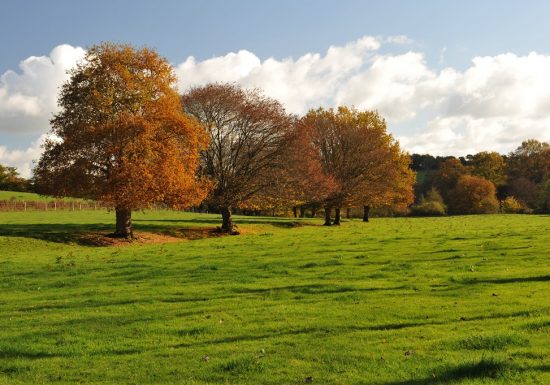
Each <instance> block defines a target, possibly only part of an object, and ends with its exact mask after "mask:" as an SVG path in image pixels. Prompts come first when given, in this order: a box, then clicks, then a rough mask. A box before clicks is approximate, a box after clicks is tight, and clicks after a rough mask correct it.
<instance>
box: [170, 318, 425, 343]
mask: <svg viewBox="0 0 550 385" xmlns="http://www.w3.org/2000/svg"><path fill="white" fill-rule="evenodd" d="M424 325H426V323H423V322H408V323H389V324H378V325H367V326H359V325H350V326H334V327H331V326H326V327H323V326H315V327H305V328H299V329H292V330H270V331H268V332H266V333H264V334H259V335H239V336H229V337H224V338H218V339H211V340H206V341H198V342H188V343H181V344H177V345H174V347H175V348H189V347H193V346H202V345H212V344H226V343H235V342H247V341H261V340H265V339H270V338H281V337H283V338H284V337H288V336H296V335H302V334H315V335H318V334H321V335H331V334H332V335H338V334H345V333H354V332H365V331H384V330H400V329H406V328H412V327H418V326H424Z"/></svg>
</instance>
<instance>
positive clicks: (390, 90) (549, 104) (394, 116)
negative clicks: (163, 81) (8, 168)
mask: <svg viewBox="0 0 550 385" xmlns="http://www.w3.org/2000/svg"><path fill="white" fill-rule="evenodd" d="M411 43H412V41H411V40H410V39H409V38H407V37H406V36H394V37H386V38H383V37H378V38H377V37H369V36H366V37H363V38H361V39H358V40H356V41H352V42H350V43H348V44H345V45H341V46H331V47H329V48H328V50H327V51H326V52H325V53H322V54H321V53H307V54H304V55H302V56H301V57H298V58H284V59H276V58H268V59H265V60H261V59H260V58H259V57H257V56H256V55H255V54H254V53H252V52H250V51H246V50H241V51H238V52H234V53H228V54H226V55H224V56H219V57H214V58H211V59H207V60H202V61H201V60H197V59H196V58H194V57H189V58H188V59H187V60H185V61H184V62H183V63H181V64H177V65H175V66H174V68H175V71H176V74H177V76H178V79H179V81H178V83H179V84H178V85H179V88H180V90H182V91H184V90H187V89H189V88H190V87H192V86H198V85H202V84H206V83H208V82H216V81H217V82H237V83H239V84H241V85H243V86H245V87H259V88H262V89H264V90H265V93H266V94H267V95H269V96H272V97H274V98H277V99H279V100H280V101H281V102H282V103H283V104H284V105H285V106H286V108H287V109H288V110H289V111H291V112H293V113H298V114H302V113H304V112H306V111H307V110H308V109H309V108H312V107H317V106H320V105H322V106H327V107H332V106H337V105H339V104H348V105H355V106H357V107H358V108H366V109H377V110H379V111H380V112H381V113H382V115H383V116H385V117H386V118H387V119H388V122H389V128H390V131H392V132H393V133H394V134H395V135H396V136H397V137H398V138H399V139H400V140H401V141H402V143H403V145H404V147H405V148H406V149H408V150H409V151H412V152H430V153H434V154H457V155H463V154H467V153H473V152H477V151H482V150H495V151H500V152H508V151H510V150H512V149H514V148H515V147H516V146H518V145H519V144H520V142H521V141H522V140H525V139H528V138H536V139H540V140H549V139H550V55H544V54H537V53H530V54H529V55H526V56H517V55H514V54H511V53H507V54H502V55H497V56H488V57H476V58H473V59H472V62H471V65H470V67H469V68H467V69H466V70H464V71H459V70H457V69H454V68H452V67H448V68H444V69H442V70H437V69H435V67H433V66H430V65H429V64H428V63H427V62H426V59H425V55H424V53H423V52H417V51H415V50H413V49H412V48H411V47H408V48H405V49H409V51H408V52H403V48H404V47H403V45H410V44H411ZM396 44H397V45H401V47H395V45H396ZM385 45H386V47H385V48H384V49H381V47H383V46H385ZM388 47H389V48H388ZM392 47H393V48H397V49H399V51H400V52H397V51H392V50H393V48H392ZM388 51H389V52H390V53H388ZM392 52H393V53H392ZM83 54H84V51H83V49H82V48H78V47H76V48H75V47H71V46H68V45H62V46H58V47H56V48H55V49H54V50H53V51H52V52H51V53H50V55H49V56H43V57H29V58H28V59H26V60H24V61H23V62H22V63H21V65H20V71H19V72H15V71H7V72H5V73H4V74H3V75H1V76H0V135H11V136H12V137H15V136H16V135H17V133H19V132H27V133H28V132H31V133H35V135H36V136H35V137H38V136H39V135H41V134H44V133H45V132H46V131H47V130H48V120H49V118H50V117H51V115H52V113H53V112H55V111H56V108H57V107H56V97H57V93H58V89H59V86H60V85H61V84H62V83H63V81H64V80H65V79H67V75H66V70H67V69H69V68H71V67H72V66H73V65H74V64H75V63H76V62H77V60H79V59H80V58H82V56H83ZM443 54H444V51H442V55H443ZM435 64H441V63H435ZM12 141H13V140H12ZM2 144H3V145H4V146H3V147H0V163H6V164H11V165H16V166H18V167H20V168H21V171H22V173H23V174H25V173H27V172H28V170H30V166H29V165H30V159H31V158H36V157H37V156H38V155H39V151H40V150H39V146H38V142H37V143H35V144H33V145H31V146H30V147H29V146H28V145H24V146H23V147H28V148H24V149H21V150H16V149H14V148H13V146H11V147H9V148H8V146H6V144H5V142H4V143H1V142H0V146H1V145H2Z"/></svg>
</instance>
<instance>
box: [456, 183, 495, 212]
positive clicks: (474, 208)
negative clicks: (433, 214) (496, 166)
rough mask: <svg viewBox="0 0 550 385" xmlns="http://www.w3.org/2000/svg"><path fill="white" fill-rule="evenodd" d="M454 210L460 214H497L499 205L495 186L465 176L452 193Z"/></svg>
mask: <svg viewBox="0 0 550 385" xmlns="http://www.w3.org/2000/svg"><path fill="white" fill-rule="evenodd" d="M451 203H452V206H451V208H452V210H453V212H455V213H459V214H488V213H496V212H498V209H499V203H498V200H497V198H496V189H495V185H494V184H493V183H491V182H490V181H488V180H487V179H484V178H481V177H478V176H472V175H463V176H461V177H460V179H459V180H458V182H457V184H456V187H455V188H454V190H453V191H452V193H451Z"/></svg>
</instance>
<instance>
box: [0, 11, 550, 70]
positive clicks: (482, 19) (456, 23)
mask: <svg viewBox="0 0 550 385" xmlns="http://www.w3.org/2000/svg"><path fill="white" fill-rule="evenodd" d="M1 8H2V11H1V12H0V31H1V33H0V47H2V55H1V56H0V72H4V71H5V70H7V69H13V68H16V66H17V64H18V63H19V61H21V60H23V59H24V58H26V57H28V56H30V55H45V54H48V53H49V52H50V50H51V49H52V48H53V47H55V46H57V45H59V44H71V45H73V46H83V47H86V46H89V45H91V44H94V43H97V42H99V41H102V40H109V41H111V40H112V41H121V42H130V43H133V44H137V45H140V44H147V45H151V46H153V47H156V48H157V49H158V50H159V51H160V52H161V53H162V54H163V55H165V56H166V57H167V58H169V59H170V60H171V61H173V62H180V61H182V60H184V59H185V58H186V57H187V56H189V55H193V56H195V57H197V58H199V59H205V58H209V57H212V56H218V55H222V54H225V53H227V52H230V51H237V50H239V49H243V48H244V49H247V50H250V51H252V52H254V53H256V55H258V56H259V57H260V58H267V57H270V56H274V57H278V58H281V57H286V56H299V55H302V54H304V53H306V52H322V51H324V50H325V49H326V48H327V47H328V46H329V45H338V44H344V43H346V42H348V41H351V40H354V39H357V38H359V37H361V36H364V35H372V36H377V35H385V36H393V35H406V36H408V37H410V38H411V39H413V40H414V41H416V42H417V43H418V44H419V45H421V46H422V47H423V48H424V50H425V52H426V53H428V54H429V57H428V58H429V59H430V60H433V61H434V62H437V61H438V58H439V53H440V51H441V50H442V49H444V48H445V47H446V53H445V59H446V62H447V63H448V64H449V65H453V66H456V67H458V68H464V67H465V66H466V65H467V64H468V63H469V61H470V59H471V58H472V57H474V56H478V55H494V54H498V53H503V52H514V53H517V54H526V53H528V52H530V51H537V52H548V51H549V50H550V46H549V42H550V27H549V23H548V15H550V2H548V1H536V0H531V1H525V2H521V1H517V0H516V1H509V0H508V1H507V0H485V1H483V0H478V1H472V0H461V1H457V0H453V1H449V0H418V1H406V0H401V1H396V0H385V1H381V0H379V1H367V0H354V1H345V0H341V1H326V0H302V1H296V0H294V1H289V0H278V1H269V0H263V1H257V0H240V1H237V0H235V1H227V0H226V1H220V0H216V1H197V0H195V1H183V0H179V1H177V0H175V1H174V0H171V1H163V0H159V1H137V0H134V1H121V0H110V1H105V0H95V1H87V2H84V1H74V0H72V1H68V0H55V1H43V0H39V1H36V0H35V1H32V0H31V1H29V0H26V1H20V0H3V1H2V4H1Z"/></svg>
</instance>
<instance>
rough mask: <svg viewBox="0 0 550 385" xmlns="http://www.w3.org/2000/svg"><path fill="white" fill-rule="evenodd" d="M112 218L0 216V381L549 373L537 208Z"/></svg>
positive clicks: (542, 233)
mask: <svg viewBox="0 0 550 385" xmlns="http://www.w3.org/2000/svg"><path fill="white" fill-rule="evenodd" d="M134 218H135V225H136V228H137V231H138V232H139V231H140V230H141V231H147V232H153V233H155V232H156V233H162V234H177V233H178V229H180V228H183V227H189V226H195V227H204V226H212V227H213V226H216V225H218V220H219V219H218V217H217V216H215V215H198V214H186V213H174V212H150V213H136V214H135V216H134ZM113 221H114V214H113V213H103V212H82V213H80V212H56V213H54V212H48V213H40V212H27V213H0V293H1V294H0V384H73V383H87V384H90V383H97V384H215V383H226V384H300V383H306V382H307V381H311V382H312V383H314V384H386V385H397V384H403V385H404V384H413V385H415V384H416V385H418V384H449V383H459V384H489V383H491V384H493V383H494V384H545V383H550V376H549V374H548V373H549V366H548V362H549V359H550V349H549V346H550V337H549V333H548V332H549V326H548V325H549V324H550V314H549V309H550V296H549V295H548V293H549V285H550V268H549V264H548V262H549V257H548V255H549V251H550V231H549V230H550V217H546V216H519V215H516V216H513V215H494V216H464V217H449V218H396V219H373V220H372V222H371V223H368V224H365V223H362V222H359V221H345V222H344V223H343V225H342V226H341V227H331V228H326V227H323V226H320V225H321V221H320V220H314V221H313V222H311V220H304V221H300V220H298V222H303V224H304V226H294V225H292V224H291V223H292V222H295V221H296V220H294V219H273V218H253V217H238V218H237V224H239V226H240V229H241V230H243V235H239V236H226V237H216V238H209V239H199V240H192V241H189V240H184V241H181V242H178V243H166V244H134V245H128V246H121V247H90V246H84V245H81V244H79V241H78V237H74V236H71V235H70V233H71V232H76V233H85V232H97V231H100V232H108V231H111V230H112V225H113ZM310 377H311V378H310Z"/></svg>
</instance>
